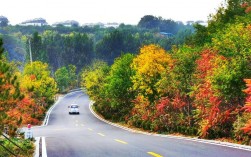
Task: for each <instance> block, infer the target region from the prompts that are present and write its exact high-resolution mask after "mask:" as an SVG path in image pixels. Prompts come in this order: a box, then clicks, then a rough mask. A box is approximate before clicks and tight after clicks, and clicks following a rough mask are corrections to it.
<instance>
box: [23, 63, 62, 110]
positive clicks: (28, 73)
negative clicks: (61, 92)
mask: <svg viewBox="0 0 251 157" xmlns="http://www.w3.org/2000/svg"><path fill="white" fill-rule="evenodd" d="M21 82H22V85H21V87H23V88H25V89H28V91H30V92H34V95H33V96H34V98H37V99H36V100H37V101H38V102H36V103H38V104H40V105H42V106H45V107H48V105H50V104H52V103H53V102H54V96H55V94H56V93H57V91H58V89H57V84H56V82H55V80H54V79H53V78H52V77H51V76H50V71H49V68H48V64H46V63H42V62H40V61H35V62H33V63H29V64H26V65H25V67H24V72H23V76H22V80H21Z"/></svg>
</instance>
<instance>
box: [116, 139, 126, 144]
mask: <svg viewBox="0 0 251 157" xmlns="http://www.w3.org/2000/svg"><path fill="white" fill-rule="evenodd" d="M114 140H115V141H117V142H119V143H123V144H127V142H125V141H122V140H118V139H114Z"/></svg>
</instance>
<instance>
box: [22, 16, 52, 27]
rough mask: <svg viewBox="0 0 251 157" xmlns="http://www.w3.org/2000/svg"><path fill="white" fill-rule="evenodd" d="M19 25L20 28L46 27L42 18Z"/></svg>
mask: <svg viewBox="0 0 251 157" xmlns="http://www.w3.org/2000/svg"><path fill="white" fill-rule="evenodd" d="M19 25H21V26H45V25H48V23H47V22H46V20H45V19H43V18H36V19H32V20H27V21H24V22H22V23H20V24H19Z"/></svg>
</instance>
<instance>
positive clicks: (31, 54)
mask: <svg viewBox="0 0 251 157" xmlns="http://www.w3.org/2000/svg"><path fill="white" fill-rule="evenodd" d="M29 51H30V62H31V65H32V54H31V39H30V38H29Z"/></svg>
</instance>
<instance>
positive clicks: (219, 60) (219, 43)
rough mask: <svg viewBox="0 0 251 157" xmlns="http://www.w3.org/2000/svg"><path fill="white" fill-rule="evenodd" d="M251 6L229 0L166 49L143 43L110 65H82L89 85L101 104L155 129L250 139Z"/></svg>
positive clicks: (103, 110) (122, 118)
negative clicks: (175, 44) (187, 34)
mask: <svg viewBox="0 0 251 157" xmlns="http://www.w3.org/2000/svg"><path fill="white" fill-rule="evenodd" d="M250 8H251V1H249V0H246V1H240V0H227V1H226V5H225V6H224V5H223V6H222V7H220V8H219V9H218V11H217V13H216V14H215V15H210V18H209V23H208V26H202V25H195V34H194V35H192V36H191V37H190V38H189V40H187V41H186V43H185V44H183V45H179V46H173V47H172V48H171V50H168V51H166V49H165V48H163V47H162V46H161V45H159V44H144V45H143V46H141V48H140V49H139V53H135V52H130V51H128V52H130V54H129V53H126V54H123V55H122V56H120V57H118V58H117V59H116V60H115V61H114V63H113V64H112V65H110V66H109V65H108V64H106V63H102V64H101V63H100V61H96V62H93V64H92V65H90V66H88V67H87V68H85V70H83V74H82V80H83V81H82V86H83V87H85V88H86V89H87V93H88V95H89V96H90V98H91V99H92V100H94V101H95V104H94V107H95V110H96V111H98V112H99V113H100V114H102V115H103V116H104V117H105V118H106V119H110V120H112V121H115V122H123V123H126V124H127V125H131V126H136V127H139V128H143V129H145V130H150V131H154V132H159V133H181V134H184V135H192V136H199V137H200V138H207V139H224V138H226V139H231V140H234V141H235V142H238V143H243V144H249V143H250V139H251V119H250V118H251V108H250V107H251V104H250V103H251V93H250V91H251V84H250V83H251V64H250V63H251V49H250V48H251V45H250V43H251V42H250V41H251V25H250V24H251V21H250V19H251V12H250V10H251V9H250ZM131 54H134V55H131Z"/></svg>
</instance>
